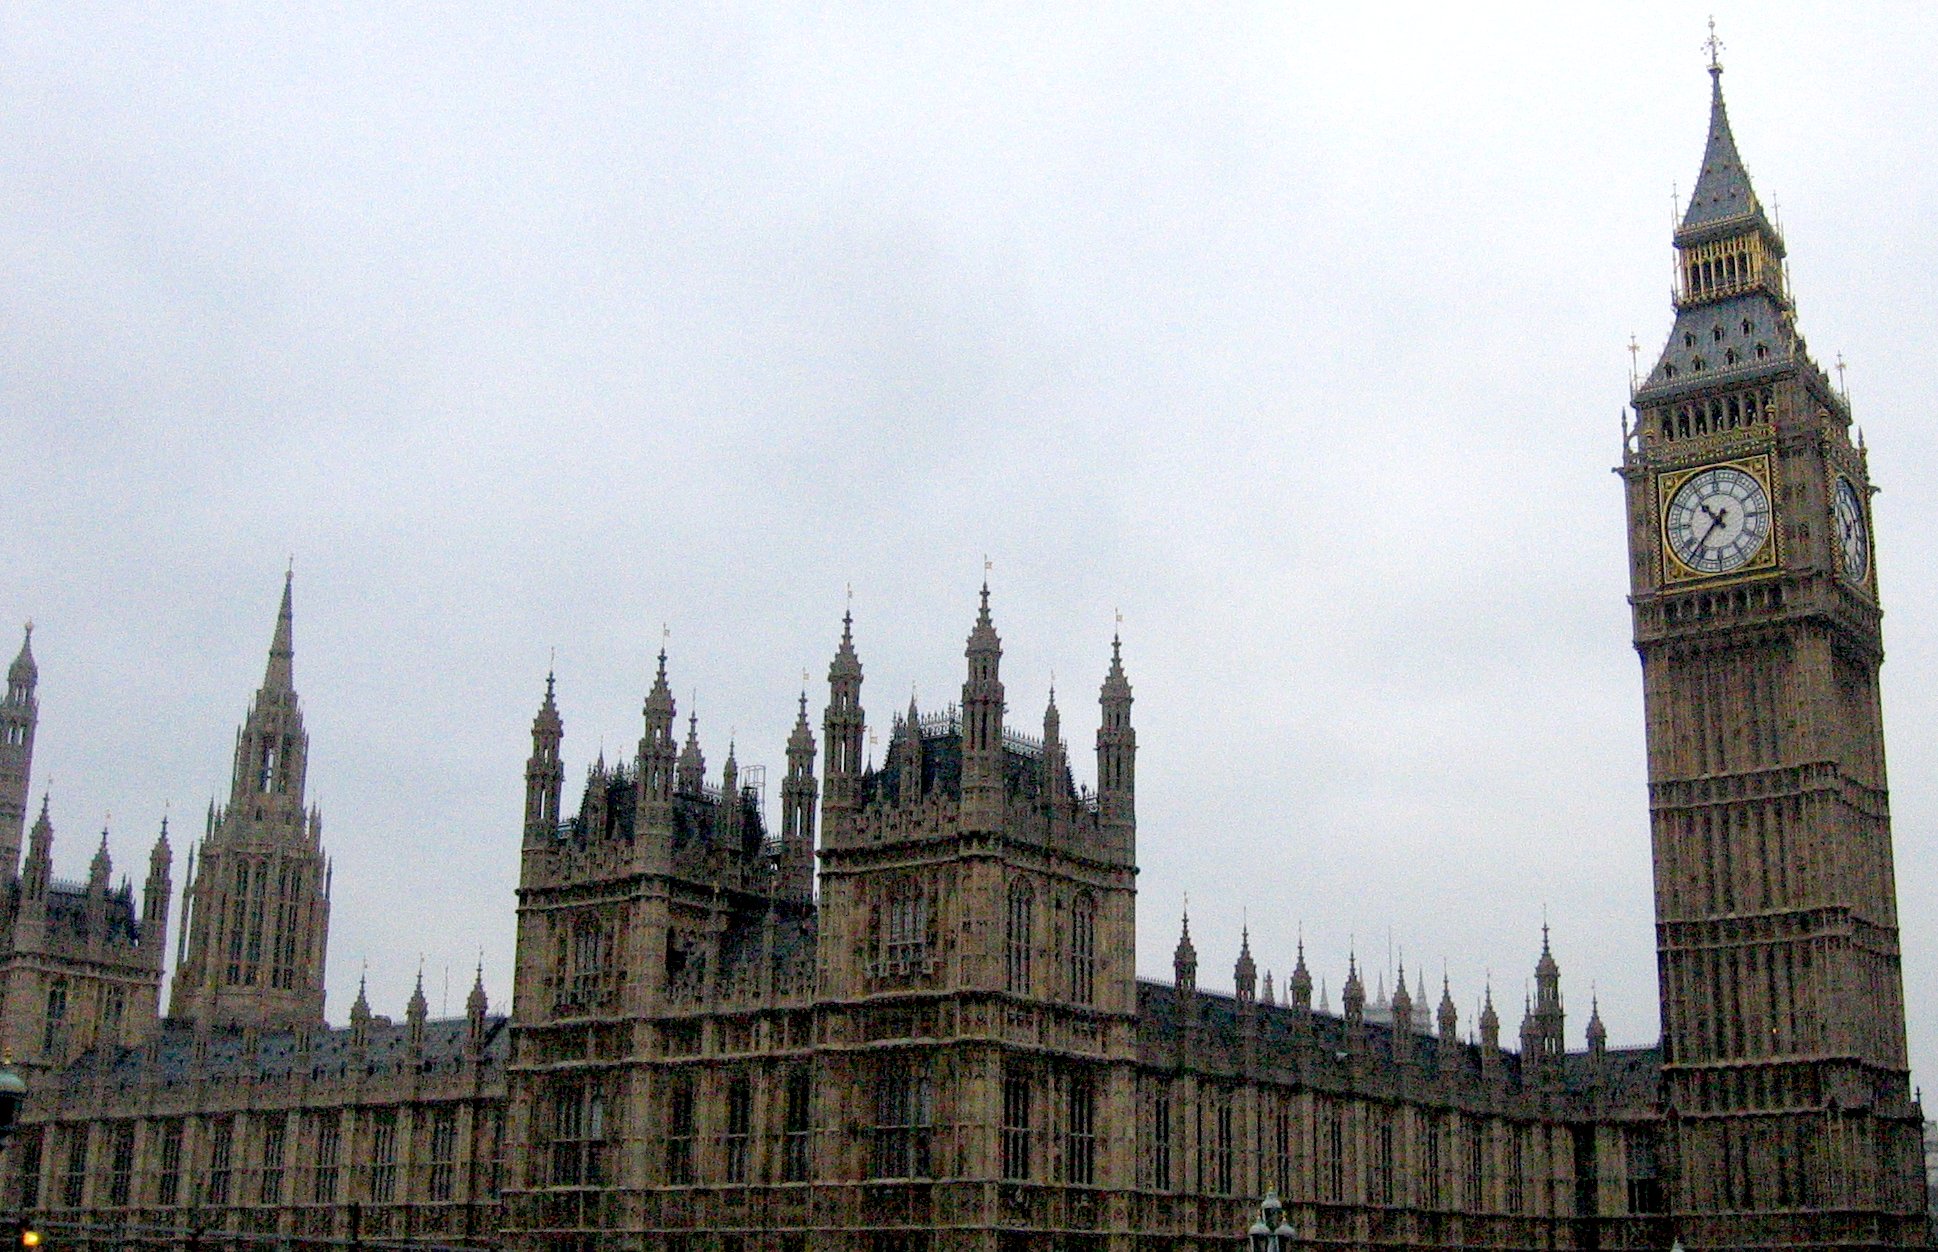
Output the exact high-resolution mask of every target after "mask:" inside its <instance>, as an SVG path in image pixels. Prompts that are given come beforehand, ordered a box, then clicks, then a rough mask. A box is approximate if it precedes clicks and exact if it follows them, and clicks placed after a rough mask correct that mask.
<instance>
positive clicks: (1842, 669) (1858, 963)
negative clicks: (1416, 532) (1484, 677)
mask: <svg viewBox="0 0 1938 1252" xmlns="http://www.w3.org/2000/svg"><path fill="white" fill-rule="evenodd" d="M1713 48H1714V45H1713V43H1712V50H1713ZM1710 75H1711V79H1712V96H1711V103H1710V119H1709V138H1708V145H1707V147H1706V149H1705V150H1704V152H1703V165H1702V172H1701V175H1700V176H1699V177H1698V179H1697V182H1696V187H1695V192H1694V194H1693V195H1692V196H1691V197H1690V200H1689V204H1688V208H1687V211H1686V212H1685V214H1684V216H1683V219H1682V223H1681V225H1680V226H1679V227H1678V228H1677V230H1676V232H1675V249H1676V255H1677V275H1678V281H1677V287H1676V299H1675V312H1676V318H1675V326H1674V328H1673V330H1672V331H1671V332H1670V335H1669V341H1668V344H1667V346H1666V347H1665V348H1664V349H1663V351H1662V355H1661V358H1660V359H1659V360H1658V361H1657V362H1656V364H1655V366H1654V368H1653V369H1652V370H1651V371H1650V372H1649V374H1648V376H1647V377H1646V379H1643V380H1642V381H1641V382H1640V384H1639V386H1638V387H1637V389H1636V391H1635V394H1634V398H1633V403H1634V409H1635V419H1636V421H1635V431H1634V434H1633V436H1632V439H1631V441H1630V442H1629V443H1628V445H1627V446H1626V447H1625V448H1624V452H1623V463H1622V467H1621V470H1620V473H1621V475H1622V477H1623V479H1624V481H1625V484H1626V492H1627V503H1628V523H1629V554H1630V569H1629V577H1630V584H1631V589H1632V593H1633V594H1632V595H1631V597H1630V603H1631V604H1632V606H1633V610H1634V628H1635V647H1636V650H1637V652H1639V653H1640V655H1641V660H1642V673H1643V686H1644V704H1645V709H1646V715H1647V739H1648V768H1649V807H1650V822H1651V829H1652V841H1653V847H1654V864H1655V902H1656V948H1657V961H1658V977H1659V979H1660V991H1661V1001H1662V1034H1663V1044H1662V1048H1663V1086H1662V1095H1663V1100H1664V1102H1665V1109H1664V1112H1665V1125H1666V1128H1667V1131H1666V1134H1667V1140H1668V1142H1667V1144H1666V1145H1665V1146H1666V1147H1667V1148H1668V1157H1669V1160H1670V1162H1672V1172H1673V1175H1674V1177H1673V1179H1672V1186H1671V1189H1670V1192H1669V1196H1668V1207H1669V1210H1670V1214H1669V1220H1670V1221H1671V1223H1672V1224H1673V1226H1674V1232H1675V1234H1676V1236H1678V1237H1680V1238H1681V1240H1682V1241H1683V1242H1684V1243H1685V1244H1686V1245H1687V1246H1689V1247H1690V1248H1692V1249H1693V1248H1704V1247H1757V1246H1777V1245H1795V1244H1815V1245H1818V1246H1831V1245H1835V1246H1842V1247H1859V1246H1869V1247H1890V1246H1923V1245H1924V1243H1925V1239H1924V1235H1923V1215H1924V1182H1923V1170H1922V1156H1921V1148H1920V1130H1921V1114H1920V1113H1919V1111H1918V1109H1917V1106H1916V1105H1915V1104H1914V1103H1913V1101H1912V1099H1911V1096H1910V1091H1909V1073H1908V1067H1907V1062H1906V1058H1905V1023H1904V994H1903V983H1902V979H1901V976H1900V973H1899V961H1898V921H1897V891H1896V886H1895V883H1894V881H1893V876H1892V857H1891V821H1890V806H1889V800H1888V793H1887V791H1886V787H1885V775H1884V738H1883V728H1882V722H1881V718H1880V713H1879V701H1878V670H1879V666H1880V664H1881V663H1882V661H1883V659H1884V653H1883V644H1882V636H1881V634H1880V617H1881V612H1880V608H1879V596H1878V587H1879V583H1878V571H1877V566H1876V561H1875V552H1874V547H1873V533H1872V528H1871V508H1870V502H1871V495H1872V491H1873V488H1872V486H1871V481H1870V475H1869V473H1868V470H1867V463H1866V456H1865V452H1864V448H1863V446H1862V444H1861V443H1854V442H1853V441H1852V438H1851V415H1850V409H1849V406H1848V404H1847V403H1846V401H1845V398H1844V397H1843V396H1842V395H1840V394H1839V393H1838V391H1837V390H1836V389H1835V388H1833V387H1832V386H1831V385H1830V382H1829V380H1828V379H1827V378H1826V377H1825V375H1824V373H1823V371H1822V370H1821V369H1820V368H1818V366H1817V365H1816V364H1815V363H1814V362H1813V361H1812V360H1811V358H1810V356H1809V353H1808V351H1807V349H1806V348H1805V345H1804V342H1803V339H1802V337H1801V336H1800V335H1799V334H1798V333H1797V329H1796V312H1795V306H1794V305H1793V304H1792V302H1791V297H1790V292H1789V289H1788V283H1787V280H1786V274H1785V270H1784V265H1783V258H1784V244H1783V238H1782V236H1781V235H1780V234H1779V233H1778V231H1777V229H1776V227H1775V226H1774V225H1773V224H1772V223H1771V221H1770V219H1769V218H1768V217H1767V216H1766V215H1765V213H1764V211H1763V207H1762V205H1761V204H1760V203H1759V202H1758V200H1757V197H1756V193H1755V192H1754V191H1753V190H1752V189H1751V186H1750V180H1749V176H1748V174H1747V173H1746V172H1745V171H1744V169H1743V164H1742V161H1741V159H1740V158H1739V157H1738V155H1737V151H1736V143H1735V140H1734V138H1733V137H1732V136H1731V134H1730V127H1729V118H1728V116H1727V114H1726V113H1725V112H1724V108H1723V96H1722V67H1721V66H1720V65H1719V64H1717V62H1716V60H1715V57H1714V56H1713V55H1712V57H1711V63H1710Z"/></svg>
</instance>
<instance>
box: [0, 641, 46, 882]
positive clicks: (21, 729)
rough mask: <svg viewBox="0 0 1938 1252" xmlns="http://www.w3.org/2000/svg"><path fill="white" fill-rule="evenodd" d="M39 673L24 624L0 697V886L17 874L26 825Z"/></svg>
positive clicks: (32, 642) (38, 714)
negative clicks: (21, 636) (4, 688)
mask: <svg viewBox="0 0 1938 1252" xmlns="http://www.w3.org/2000/svg"><path fill="white" fill-rule="evenodd" d="M39 682H40V669H39V667H38V666H36V665H35V664H34V624H33V623H32V622H28V623H27V628H26V631H25V637H24V638H23V639H22V640H21V641H20V654H19V655H18V656H16V657H14V659H13V664H12V665H10V666H8V667H7V689H6V694H5V695H4V697H0V883H5V882H11V881H13V879H14V877H15V875H17V874H18V873H19V872H20V838H21V835H22V834H23V833H24V827H25V825H26V821H27V794H28V792H27V788H28V784H29V781H30V777H31V775H32V773H33V765H34V727H35V726H36V725H38V724H39V721H40V706H39V704H37V703H36V701H35V697H34V689H35V687H36V686H37V685H38V684H39Z"/></svg>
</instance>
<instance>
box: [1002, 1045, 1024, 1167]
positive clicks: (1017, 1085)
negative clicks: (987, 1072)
mask: <svg viewBox="0 0 1938 1252" xmlns="http://www.w3.org/2000/svg"><path fill="white" fill-rule="evenodd" d="M1029 1176H1030V1078H1029V1075H1028V1074H1024V1073H1020V1072H1017V1071H1015V1070H1012V1071H1010V1072H1008V1073H1006V1074H1004V1075H1003V1177H1005V1178H1013V1179H1021V1178H1028V1177H1029Z"/></svg>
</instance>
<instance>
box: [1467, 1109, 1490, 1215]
mask: <svg viewBox="0 0 1938 1252" xmlns="http://www.w3.org/2000/svg"><path fill="white" fill-rule="evenodd" d="M1486 1164H1487V1141H1486V1138H1485V1136H1484V1135H1483V1134H1482V1133H1481V1127H1480V1126H1478V1125H1469V1126H1468V1127H1467V1159H1466V1165H1465V1168H1464V1169H1462V1171H1461V1174H1462V1178H1461V1193H1462V1194H1461V1202H1462V1204H1463V1205H1464V1206H1465V1207H1466V1209H1467V1211H1468V1212H1469V1213H1478V1212H1480V1211H1481V1208H1482V1199H1483V1197H1484V1196H1485V1195H1486V1194H1487V1185H1486Z"/></svg>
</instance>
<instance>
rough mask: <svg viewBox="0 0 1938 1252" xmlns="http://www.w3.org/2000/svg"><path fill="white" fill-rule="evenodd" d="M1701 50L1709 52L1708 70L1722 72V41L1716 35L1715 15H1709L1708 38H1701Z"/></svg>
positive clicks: (1718, 73)
mask: <svg viewBox="0 0 1938 1252" xmlns="http://www.w3.org/2000/svg"><path fill="white" fill-rule="evenodd" d="M1702 46H1703V51H1705V52H1707V53H1709V72H1710V73H1711V74H1716V75H1720V74H1721V73H1722V72H1723V41H1722V40H1721V39H1718V38H1717V37H1716V15H1715V14H1714V13H1712V14H1710V15H1709V38H1707V39H1705V40H1703V44H1702Z"/></svg>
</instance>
